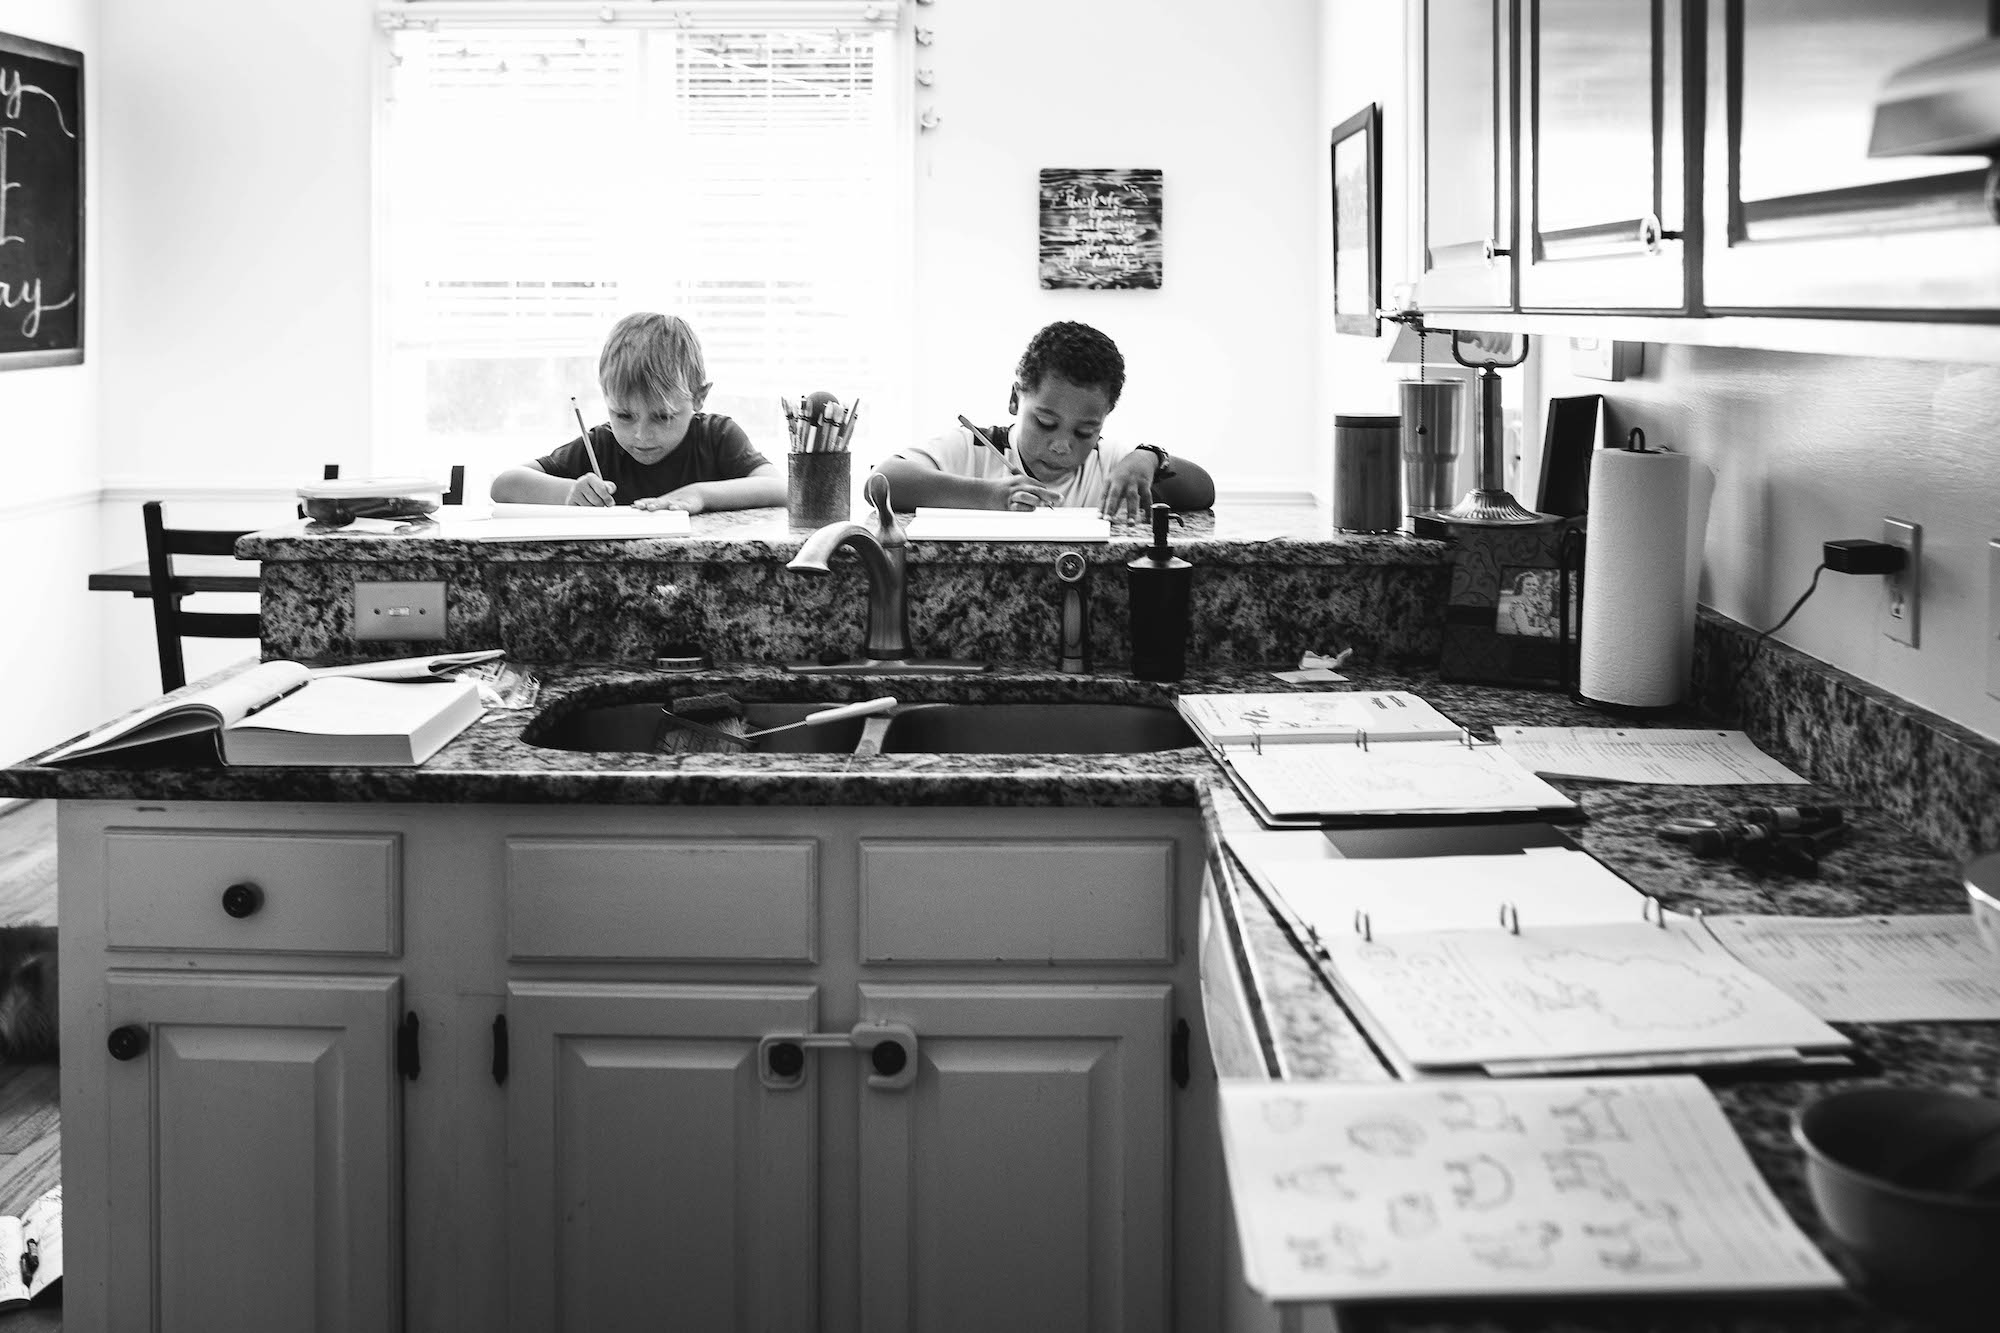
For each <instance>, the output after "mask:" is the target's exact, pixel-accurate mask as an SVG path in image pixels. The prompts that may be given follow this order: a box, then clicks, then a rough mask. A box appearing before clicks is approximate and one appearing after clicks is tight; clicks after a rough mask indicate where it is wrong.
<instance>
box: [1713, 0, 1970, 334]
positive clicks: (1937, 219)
mask: <svg viewBox="0 0 2000 1333" xmlns="http://www.w3.org/2000/svg"><path fill="white" fill-rule="evenodd" d="M1707 7H1708V25H1709V31H1708V46H1709V51H1708V71H1709V87H1708V181H1707V188H1706V196H1707V198H1706V207H1705V212H1706V218H1707V232H1706V236H1705V238H1704V249H1705V258H1704V260H1703V277H1704V282H1705V285H1706V289H1707V290H1706V301H1707V305H1708V307H1709V308H1710V309H1711V310H1713V311H1715V312H1716V313H1718V314H1735V313H1771V312H1774V311H1776V312H1788V313H1798V314H1817V315H1824V314H1855V315H1866V316H1876V317H1879V316H1883V315H1891V316H1893V315H1908V316H1912V317H1920V318H1936V317H1937V316H1938V315H1939V314H1940V313H1948V314H1952V315H1956V316H1960V317H1977V318H1982V319H1994V318H2000V226H1996V225H1995V222H1994V213H1993V207H1994V203H1993V200H1992V198H1991V197H1990V194H1989V189H1988V179H1989V172H1988V167H1989V162H1988V159H1987V158H1985V157H1875V158H1871V157H1869V156H1868V146H1869V138H1870V133H1871V129H1872V126H1873V120H1874V117H1873V108H1874V104H1875V100H1876V98H1877V96H1878V95H1879V94H1880V93H1881V91H1882V88H1883V85H1884V83H1885V82H1886V81H1887V79H1888V78H1889V76H1890V75H1891V74H1892V73H1894V72H1895V71H1897V70H1899V69H1902V68H1904V67H1906V66H1909V65H1912V64H1915V63H1916V62H1918V61H1921V60H1924V59H1926V58H1928V57H1931V56H1935V55H1938V54H1939V53H1941V52H1943V51H1946V50H1948V49H1950V48H1952V47H1955V46H1962V45H1964V44H1966V43H1968V42H1972V41H1976V40H1978V39H1980V38H1984V37H1986V36H1988V35H1989V32H1990V31H1991V23H1992V13H1991V10H1990V7H1989V5H1988V3H1987V0H1894V2H1893V3H1885V2H1884V0H1814V2H1813V3H1812V4H1798V3H1796V2H1795V0H1707Z"/></svg>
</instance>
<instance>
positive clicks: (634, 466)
mask: <svg viewBox="0 0 2000 1333" xmlns="http://www.w3.org/2000/svg"><path fill="white" fill-rule="evenodd" d="M590 447H591V448H592V449H595V450H596V451H597V461H598V462H599V463H600V464H602V465H603V468H604V470H603V471H602V472H601V473H599V474H598V475H599V476H601V477H603V478H604V480H606V481H608V482H610V483H611V484H612V485H613V486H616V487H617V488H618V489H617V490H615V491H613V492H612V493H611V494H612V497H613V498H614V499H616V500H617V501H618V503H619V504H622V505H624V504H631V503H632V502H633V501H634V500H651V499H654V498H656V497H658V496H662V495H665V494H666V493H667V492H669V491H677V490H679V489H680V488H681V487H683V486H692V485H693V484H694V483H696V482H698V481H732V480H734V479H735V478H737V477H747V476H749V475H750V474H751V473H752V472H754V471H756V470H757V469H758V468H760V467H762V466H764V464H765V463H767V462H769V461H770V460H769V459H767V458H765V457H764V455H762V454H760V453H758V452H757V450H756V448H755V447H754V446H753V445H752V444H751V443H750V437H749V436H748V435H747V434H745V433H744V431H743V427H741V426H739V425H737V424H736V420H735V418H734V417H726V416H723V415H722V414H721V413H718V412H697V413H695V414H694V420H692V421H690V422H689V423H688V432H687V437H686V438H685V439H683V440H682V441H681V445H680V448H678V449H676V450H674V451H673V452H672V453H670V454H668V455H667V456H666V457H665V458H662V459H661V460H660V461H659V462H657V463H651V464H645V463H640V462H638V461H637V460H636V459H634V458H633V457H632V455H630V454H628V453H626V452H625V451H624V450H623V449H621V448H619V447H618V438H617V437H616V436H615V435H613V434H612V433H611V427H610V426H608V425H605V426H592V427H591V428H590ZM535 462H536V463H537V465H539V466H540V467H541V469H542V471H544V472H546V473H548V474H549V475H550V476H551V477H565V478H567V479H569V480H571V481H574V480H576V479H577V478H578V477H581V476H582V475H583V474H584V473H586V472H588V471H590V456H589V455H588V454H586V453H585V452H584V450H583V438H582V437H581V436H579V437H577V438H576V439H574V440H571V441H570V442H569V443H568V444H565V445H562V446H560V447H559V448H557V449H556V450H554V451H553V452H552V453H549V454H545V455H544V456H542V457H541V458H538V459H536V460H535Z"/></svg>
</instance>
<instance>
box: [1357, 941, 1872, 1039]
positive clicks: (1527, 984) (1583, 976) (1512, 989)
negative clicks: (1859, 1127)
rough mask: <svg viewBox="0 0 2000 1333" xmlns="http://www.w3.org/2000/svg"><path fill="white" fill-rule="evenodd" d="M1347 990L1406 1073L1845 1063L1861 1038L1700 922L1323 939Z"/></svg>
mask: <svg viewBox="0 0 2000 1333" xmlns="http://www.w3.org/2000/svg"><path fill="white" fill-rule="evenodd" d="M1322 942H1323V943H1324V944H1325V947H1326V955H1327V958H1328V959H1329V961H1330V962H1331V965H1332V970H1333V979H1334V984H1335V987H1336V989H1337V990H1339V991H1340V992H1341V995H1342V998H1343V999H1345V1000H1346V1001H1347V1003H1348V1007H1349V1008H1350V1009H1351V1010H1352V1011H1353V1012H1354V1014H1355V1016H1356V1018H1358V1019H1359V1020H1360V1022H1361V1025H1362V1026H1363V1027H1364V1028H1366V1029H1367V1030H1368V1032H1369V1035H1370V1036H1372V1037H1373V1038H1374V1039H1375V1044H1376V1047H1377V1048H1378V1049H1379V1050H1380V1051H1381V1052H1382V1054H1383V1056H1384V1057H1385V1058H1387V1059H1388V1061H1389V1063H1390V1064H1392V1065H1393V1066H1395V1068H1396V1069H1397V1071H1398V1072H1399V1073H1401V1074H1402V1075H1403V1077H1405V1078H1417V1077H1425V1076H1440V1075H1454V1074H1455V1075H1465V1074H1473V1073H1486V1074H1491V1075H1495V1076H1501V1077H1510V1076H1517V1075H1528V1074H1565V1073H1575V1072H1578V1071H1584V1070H1610V1069H1616V1070H1640V1069H1668V1068H1671V1069H1693V1068H1702V1067H1707V1066H1711V1065H1763V1064H1777V1065H1793V1064H1799V1063H1802V1062H1806V1061H1809V1060H1810V1061H1812V1062H1815V1063H1817V1062H1835V1063H1844V1062H1845V1061H1846V1053H1847V1052H1848V1051H1849V1050H1850V1049H1851V1047H1852V1045H1853V1043H1852V1042H1850V1041H1849V1040H1848V1039H1847V1038H1846V1037H1844V1036H1842V1035H1841V1034H1840V1033H1839V1032H1836V1031H1835V1030H1834V1029H1833V1028H1831V1027H1828V1026H1827V1025H1826V1024H1825V1023H1824V1022H1822V1021H1821V1020H1820V1019H1818V1018H1816V1017H1814V1016H1813V1014H1812V1013H1811V1012H1810V1011H1809V1010H1808V1009H1806V1007H1805V1006H1804V1005H1802V1004H1800V1003H1799V1002H1798V1001H1797V1000H1795V999H1793V998H1792V997H1791V996H1789V995H1787V994H1785V993H1784V991H1782V990H1780V989H1779V988H1778V987H1777V986H1775V985H1773V984H1772V983H1771V982H1769V981H1767V980H1765V979H1764V978H1763V977H1762V976H1760V975H1758V974H1757V973H1756V972H1753V971H1752V970H1751V969H1749V968H1748V967H1745V966H1744V965H1743V964H1742V963H1740V962H1738V961H1737V960H1736V958H1735V957H1734V956H1732V955H1731V954H1730V953H1729V951H1728V950H1727V949H1725V948H1723V947H1722V945H1721V944H1720V943H1718V942H1717V941H1716V939H1715V937H1714V936H1712V935H1710V934H1709V933H1708V931H1707V930H1706V929H1705V928H1704V927H1703V926H1702V925H1701V924H1700V923H1699V922H1697V921H1691V920H1687V919H1683V918H1679V917H1659V918H1656V919H1654V920H1653V921H1650V922H1648V921H1629V922H1624V923H1604V922H1594V923H1588V924H1579V925H1547V926H1544V925H1537V924H1535V922H1534V920H1533V917H1532V915H1531V913H1530V912H1529V911H1528V910H1527V909H1523V910H1522V911H1520V912H1519V913H1516V914H1512V915H1511V916H1510V919H1509V925H1508V926H1507V927H1505V928H1503V927H1502V926H1500V925H1499V924H1495V925H1494V926H1492V927H1490V928H1486V929H1480V930H1419V931H1408V932H1402V933H1395V934H1385V933H1383V932H1382V931H1379V930H1376V931H1372V932H1371V933H1366V934H1364V933H1363V932H1360V931H1336V932H1334V933H1333V934H1330V935H1327V936H1323V937H1322Z"/></svg>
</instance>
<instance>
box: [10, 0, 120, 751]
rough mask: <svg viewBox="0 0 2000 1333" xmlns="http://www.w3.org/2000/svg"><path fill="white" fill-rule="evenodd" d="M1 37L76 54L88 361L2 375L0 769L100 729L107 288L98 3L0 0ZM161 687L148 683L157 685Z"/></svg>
mask: <svg viewBox="0 0 2000 1333" xmlns="http://www.w3.org/2000/svg"><path fill="white" fill-rule="evenodd" d="M0 31H5V32H8V33H12V34H13V35H15V36H17V37H28V38H32V39H34V40H35V41H40V42H52V43H54V44H55V45H57V46H67V47H70V48H71V49H73V50H77V51H81V52H83V91H84V187H83V189H84V240H83V259H84V275H83V288H84V311H83V337H84V360H83V364H81V365H76V366H44V367H38V368H34V369H29V370H10V371H5V372H0V439H4V440H5V442H6V445H7V455H8V459H9V466H8V468H7V484H6V488H5V492H4V494H0V569H4V570H6V571H7V578H6V579H5V580H4V581H0V624H4V625H5V626H7V631H6V633H5V634H4V636H0V698H4V699H6V700H7V701H8V702H7V704H6V705H5V707H0V762H7V761H12V760H14V759H17V758H20V757H22V756H25V755H28V754H32V753H33V752H34V751H36V750H38V749H41V748H42V747H44V746H46V745H49V744H52V743H53V742H55V741H58V740H61V739H62V738H63V737H64V736H67V735H69V734H71V733H73V732H76V731H79V730H81V729H82V728H84V727H87V726H89V725H91V724H92V723H93V722H96V721H98V720H99V715H100V713H101V709H100V708H99V700H98V695H97V683H96V680H95V678H94V676H93V675H92V673H91V672H90V671H89V670H83V671H79V670H78V669H77V664H78V663H91V662H94V661H95V660H96V659H97V657H98V651H99V644H98V631H97V619H96V614H95V612H96V608H95V607H94V606H93V605H92V599H91V598H90V597H88V596H87V595H86V594H85V592H84V581H85V579H86V578H87V577H88V576H89V573H90V571H91V570H92V569H93V568H95V560H96V554H97V552H96V545H97V506H96V499H97V484H98V483H97V475H98V474H97V441H98V402H99V392H98V390H99V385H100V384H101V382H102V367H103V364H104V334H103V328H104V325H103V312H104V301H103V297H104V284H103V272H104V268H103V262H102V250H101V231H100V228H99V227H98V225H97V222H98V218H99V217H100V215H101V214H100V210H99V208H98V200H99V198H100V197H101V196H100V194H99V191H100V189H101V186H102V182H103V172H102V165H103V161H104V141H103V139H102V137H101V127H102V121H101V110H102V106H103V100H102V96H101V94H102V90H103V86H104V85H103V68H102V65H101V63H100V61H99V43H98V35H99V12H98V2H97V0H4V3H0ZM157 683H158V682H157V681H156V682H155V684H156V685H157Z"/></svg>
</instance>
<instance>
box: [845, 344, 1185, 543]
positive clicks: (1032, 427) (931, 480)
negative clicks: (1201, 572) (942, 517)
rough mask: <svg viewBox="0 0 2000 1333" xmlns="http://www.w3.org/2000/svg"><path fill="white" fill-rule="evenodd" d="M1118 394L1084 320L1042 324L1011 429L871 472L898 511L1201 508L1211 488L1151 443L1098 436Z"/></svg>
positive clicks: (926, 447) (1024, 363) (1114, 362)
mask: <svg viewBox="0 0 2000 1333" xmlns="http://www.w3.org/2000/svg"><path fill="white" fill-rule="evenodd" d="M1124 388H1125V358H1124V357H1123V356H1121V355H1119V352H1118V345H1117V344H1116V343H1114V342H1112V341H1111V339H1110V338H1108V337H1106V336H1105V335H1104V334H1103V333H1100V332H1099V331H1098V330H1096V329H1094V328H1092V327H1090V325H1088V324H1079V323H1076V322H1074V321H1071V320H1064V321H1060V322H1058V323H1055V324H1051V325H1049V326H1048V327H1047V328H1044V329H1043V330H1042V331H1041V332H1039V333H1037V334H1036V335H1035V336H1034V337H1033V338H1032V339H1030V340H1029V342H1028V349H1027V351H1025V352H1024V353H1022V355H1021V362H1020V364H1019V365H1018V366H1016V367H1015V369H1014V387H1013V390H1012V391H1011V392H1010V393H1009V394H1008V397H1007V410H1008V411H1009V412H1012V413H1014V414H1015V420H1014V424H1013V425H1012V426H995V427H992V428H990V429H985V430H982V429H979V428H977V427H975V426H973V425H972V424H971V423H970V422H967V421H965V419H964V418H963V417H961V418H960V419H959V420H960V423H961V424H960V425H959V427H958V429H957V430H954V431H951V432H949V433H947V434H944V435H940V436H938V437H937V438H936V439H933V440H930V441H928V442H926V443H924V444H920V445H916V446H914V447H912V448H909V449H905V450H903V451H902V452H900V453H898V454H895V455H893V456H891V457H889V458H886V459H884V460H883V461H882V462H880V463H878V464H877V465H876V467H875V470H876V471H877V472H880V473H881V474H882V475H883V476H885V477H887V478H888V479H889V494H890V497H891V499H892V500H893V501H894V502H895V505H896V507H897V508H898V509H914V508H916V507H917V506H919V505H931V506H938V507H942V508H950V509H1034V508H1038V507H1041V506H1043V505H1054V506H1063V507H1072V508H1095V509H1097V510H1098V511H1099V512H1100V513H1102V514H1104V515H1105V517H1107V518H1122V517H1130V518H1136V519H1143V518H1145V517H1146V514H1147V512H1148V510H1149V509H1150V507H1151V506H1152V505H1153V504H1154V503H1156V502H1164V503H1166V504H1169V505H1172V506H1173V507H1174V508H1176V509H1207V508H1208V507H1209V506H1211V505H1213V504H1214V503H1215V483H1214V482H1213V481H1211V480H1210V479H1209V476H1208V473H1207V472H1205V471H1204V470H1203V469H1202V468H1201V467H1199V466H1198V465H1196V464H1194V463H1191V462H1189V461H1188V460H1186V459H1185V458H1178V457H1176V458H1172V459H1169V458H1168V456H1167V451H1166V450H1164V449H1162V448H1160V447H1159V446H1157V445H1151V444H1138V445H1126V444H1118V443H1115V442H1113V441H1110V440H1107V439H1105V438H1104V437H1103V435H1102V431H1103V429H1104V419H1105V418H1106V417H1108V416H1110V415H1111V409H1112V408H1114V407H1116V406H1118V395H1119V394H1120V393H1121V392H1122V391H1123V390H1124Z"/></svg>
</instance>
